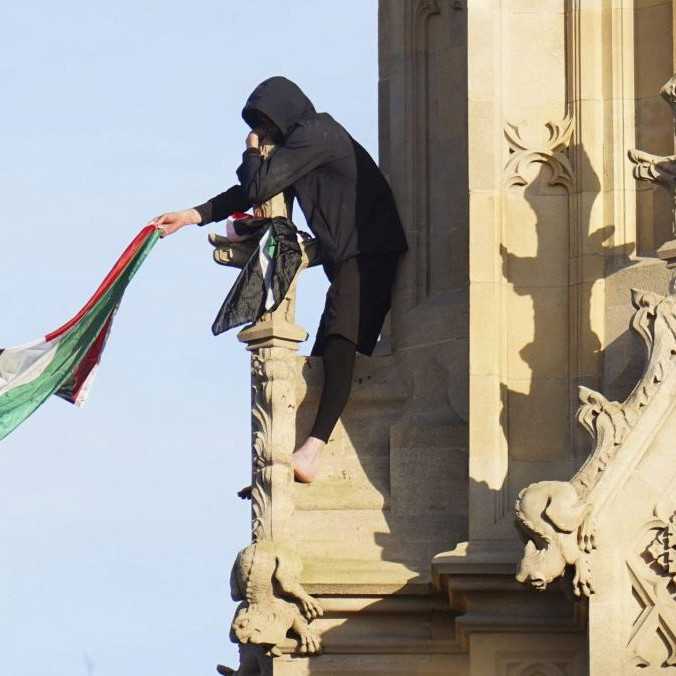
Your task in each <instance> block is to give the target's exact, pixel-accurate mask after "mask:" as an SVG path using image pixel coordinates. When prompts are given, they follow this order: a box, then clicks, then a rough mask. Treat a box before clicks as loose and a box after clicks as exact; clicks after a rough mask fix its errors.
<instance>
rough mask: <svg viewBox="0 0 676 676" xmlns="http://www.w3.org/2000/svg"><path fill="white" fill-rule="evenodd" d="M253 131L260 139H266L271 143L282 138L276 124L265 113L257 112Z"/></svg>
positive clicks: (277, 141)
mask: <svg viewBox="0 0 676 676" xmlns="http://www.w3.org/2000/svg"><path fill="white" fill-rule="evenodd" d="M254 131H255V132H256V134H258V136H259V137H260V138H261V139H267V140H269V141H272V142H273V143H279V142H280V141H281V140H282V135H281V133H280V131H279V129H278V128H277V125H276V124H275V123H274V122H273V121H272V120H271V119H270V118H269V117H267V116H266V115H263V114H262V113H260V114H259V116H258V119H257V120H256V126H255V127H254Z"/></svg>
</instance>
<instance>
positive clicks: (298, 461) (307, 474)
mask: <svg viewBox="0 0 676 676" xmlns="http://www.w3.org/2000/svg"><path fill="white" fill-rule="evenodd" d="M324 446H326V444H325V443H324V442H323V441H322V440H321V439H317V438H316V437H308V438H307V440H306V441H305V443H304V444H303V445H302V446H301V447H300V448H299V449H298V450H297V451H296V452H295V453H294V454H293V476H294V478H295V479H296V481H300V482H301V483H304V484H309V483H312V482H313V481H314V480H315V479H316V477H317V474H318V473H319V461H320V457H321V453H322V448H324Z"/></svg>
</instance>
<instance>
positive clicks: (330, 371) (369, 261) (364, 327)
mask: <svg viewBox="0 0 676 676" xmlns="http://www.w3.org/2000/svg"><path fill="white" fill-rule="evenodd" d="M398 261H399V254H361V255H359V256H355V257H354V258H349V259H347V260H346V261H343V262H342V263H341V264H340V266H339V267H338V269H337V271H336V273H335V275H334V278H333V280H332V282H331V286H330V287H329V290H328V292H327V294H326V304H325V306H324V312H323V314H322V318H321V320H320V323H319V329H318V331H317V339H316V340H315V344H314V347H313V348H312V354H313V355H314V356H322V359H323V362H324V386H323V388H322V394H321V398H320V400H319V408H318V410H317V417H316V419H315V424H314V426H313V428H312V432H311V433H310V434H311V436H313V437H316V438H317V439H321V440H322V441H324V442H327V441H328V440H329V437H330V436H331V433H332V432H333V428H334V427H335V425H336V423H337V422H338V418H339V417H340V415H341V414H342V412H343V409H344V408H345V405H346V404H347V400H348V399H349V396H350V390H351V389H352V378H353V374H354V362H355V356H356V352H357V350H358V351H359V352H361V353H362V354H366V355H370V354H372V353H373V349H374V348H375V345H376V342H377V341H378V336H379V335H380V332H381V331H382V328H383V322H384V321H385V317H386V316H387V313H388V311H389V309H390V305H391V301H392V286H393V284H394V278H395V275H396V270H397V263H398Z"/></svg>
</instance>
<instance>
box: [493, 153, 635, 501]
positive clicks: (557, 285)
mask: <svg viewBox="0 0 676 676" xmlns="http://www.w3.org/2000/svg"><path fill="white" fill-rule="evenodd" d="M569 156H570V157H571V158H575V161H576V162H575V164H576V166H575V167H574V170H575V175H576V177H577V181H578V185H580V186H581V187H582V190H581V194H580V195H579V196H578V199H577V201H576V203H573V204H571V202H570V201H569V200H568V195H567V194H566V191H565V188H563V186H552V185H551V178H552V172H551V170H550V168H549V167H548V166H547V165H545V164H541V165H540V168H539V170H538V172H537V175H536V176H535V177H534V178H533V180H532V181H531V182H530V183H529V184H528V185H527V187H526V188H525V189H524V191H523V197H524V199H525V200H526V202H527V203H528V204H529V206H530V209H531V210H532V213H533V214H534V215H535V223H534V225H533V227H534V228H535V235H536V240H537V250H536V252H535V254H534V255H533V256H519V255H516V254H515V253H513V252H511V251H509V250H508V248H506V247H505V246H502V245H501V249H500V254H501V257H502V271H503V277H504V279H505V280H507V281H508V282H510V283H511V287H510V289H511V291H512V292H513V293H515V294H516V295H518V296H521V297H528V298H530V302H531V315H530V317H529V318H528V319H527V320H526V321H528V320H530V322H531V327H532V334H531V335H532V339H531V340H530V342H527V343H525V344H523V345H522V346H521V347H518V341H513V342H512V343H511V344H510V345H509V350H510V351H512V355H511V357H512V359H513V352H514V351H515V350H517V349H518V355H519V357H520V359H521V360H522V362H523V364H519V363H518V361H517V360H514V361H512V362H511V363H512V364H514V365H515V366H514V370H515V371H518V373H519V375H520V378H519V379H520V382H519V383H518V385H520V387H518V389H517V388H516V387H515V385H516V384H517V382H518V380H519V379H513V380H509V381H508V382H505V383H502V384H501V401H502V410H501V416H500V424H501V426H502V429H503V433H504V435H505V438H506V439H507V440H508V446H509V449H510V460H523V461H527V462H542V463H544V464H543V465H541V467H542V468H543V469H544V468H546V467H547V464H546V463H547V462H554V463H555V465H556V469H555V470H554V472H555V474H556V473H560V472H564V473H566V472H569V471H570V469H571V467H572V466H573V465H576V464H579V461H580V459H581V455H582V454H583V453H584V450H585V447H586V440H585V437H583V435H582V434H581V432H580V431H579V430H578V428H577V426H576V425H575V423H574V414H575V411H576V409H577V387H578V385H580V384H583V383H584V384H585V385H586V386H588V387H591V388H593V389H599V386H600V381H601V374H602V346H601V341H600V339H599V336H598V334H597V333H596V332H595V330H594V327H593V324H592V307H591V302H592V294H593V290H594V284H595V282H597V281H598V280H600V279H602V278H604V277H605V276H606V270H607V265H608V264H609V262H610V261H611V260H612V265H613V267H614V269H615V270H617V269H621V268H623V267H627V266H629V265H632V264H633V263H634V262H635V261H634V260H633V259H632V258H630V254H632V252H633V251H634V243H633V242H629V243H625V244H621V245H612V244H610V243H608V242H609V240H610V239H611V237H612V235H613V233H614V232H615V226H614V225H605V226H603V227H601V228H597V229H592V228H593V224H592V220H591V215H592V210H593V208H594V204H595V202H596V201H597V200H598V199H601V196H600V187H601V186H600V182H599V178H598V175H597V174H596V172H595V171H594V169H593V167H592V165H591V162H590V161H589V156H588V155H587V153H586V151H585V150H584V148H582V147H581V146H574V147H572V148H571V149H570V153H569ZM566 202H568V204H569V207H568V208H569V209H570V208H573V209H575V213H573V214H568V217H565V218H562V209H565V206H564V205H565V203H566ZM552 207H554V208H552ZM576 207H577V208H576ZM565 213H566V212H565V211H563V214H565ZM571 216H572V217H571ZM576 219H577V222H576ZM563 228H565V230H563V231H562V229H563ZM572 228H576V229H577V234H576V233H573V232H570V230H571V229H572ZM575 237H577V238H578V240H577V252H576V253H577V256H576V259H577V260H576V261H572V260H571V252H570V245H569V242H570V241H574V238H575ZM582 256H584V258H583V259H582V258H581V257H582ZM577 263H581V264H582V266H583V267H582V269H583V273H582V275H580V277H579V278H578V279H575V280H573V279H571V276H570V275H571V271H573V270H575V269H576V268H577V269H580V268H579V266H576V265H575V264H577ZM573 284H575V286H573ZM516 321H517V317H514V316H513V317H510V322H511V323H512V326H511V327H510V329H511V332H512V333H515V334H516V335H517V336H519V335H520V337H521V338H524V337H525V336H526V335H527V334H528V331H527V330H526V331H524V330H520V329H519V327H516V328H515V327H514V323H515V322H516ZM571 329H572V330H571ZM524 365H525V368H524ZM511 375H512V374H511V373H510V376H511ZM550 474H551V473H550ZM524 478H525V477H524ZM548 478H565V476H562V477H558V476H548ZM530 480H531V481H532V480H534V479H533V478H532V477H531V478H530ZM517 484H518V481H517ZM521 487H522V486H520V485H514V486H511V487H510V488H511V492H512V493H516V492H518V490H520V488H521Z"/></svg>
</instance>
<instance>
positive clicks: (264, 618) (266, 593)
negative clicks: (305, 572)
mask: <svg viewBox="0 0 676 676" xmlns="http://www.w3.org/2000/svg"><path fill="white" fill-rule="evenodd" d="M301 571H302V563H301V561H300V558H299V557H298V555H297V554H296V553H295V552H294V551H293V550H291V549H288V548H286V547H284V546H282V545H280V544H277V543H273V542H271V541H269V540H261V541H259V542H254V543H253V544H251V545H249V546H248V547H246V548H244V549H243V550H242V551H241V552H240V553H239V554H238V555H237V559H236V560H235V564H234V566H233V568H232V574H231V576H230V587H231V592H232V598H233V600H234V601H241V604H240V605H239V607H238V608H237V611H236V613H235V619H234V620H233V621H232V628H231V639H232V640H233V641H234V642H237V643H240V644H253V645H257V646H261V647H262V648H263V649H264V652H265V653H266V654H269V655H271V656H277V655H281V650H280V648H279V645H280V644H281V643H282V642H283V641H284V640H285V639H286V635H287V632H288V631H291V632H293V634H295V635H296V636H297V638H298V640H299V649H298V651H299V652H300V653H301V654H305V655H314V654H316V653H318V652H320V650H321V641H320V639H319V637H318V636H316V635H315V634H314V633H313V632H312V631H311V629H310V627H309V625H308V622H309V621H311V620H313V619H315V618H316V617H319V616H321V615H322V614H323V610H322V607H321V606H320V605H319V603H317V601H315V600H314V599H313V598H312V597H311V596H310V595H309V594H307V593H306V592H305V590H304V589H303V587H302V586H301V584H300V574H301Z"/></svg>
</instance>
